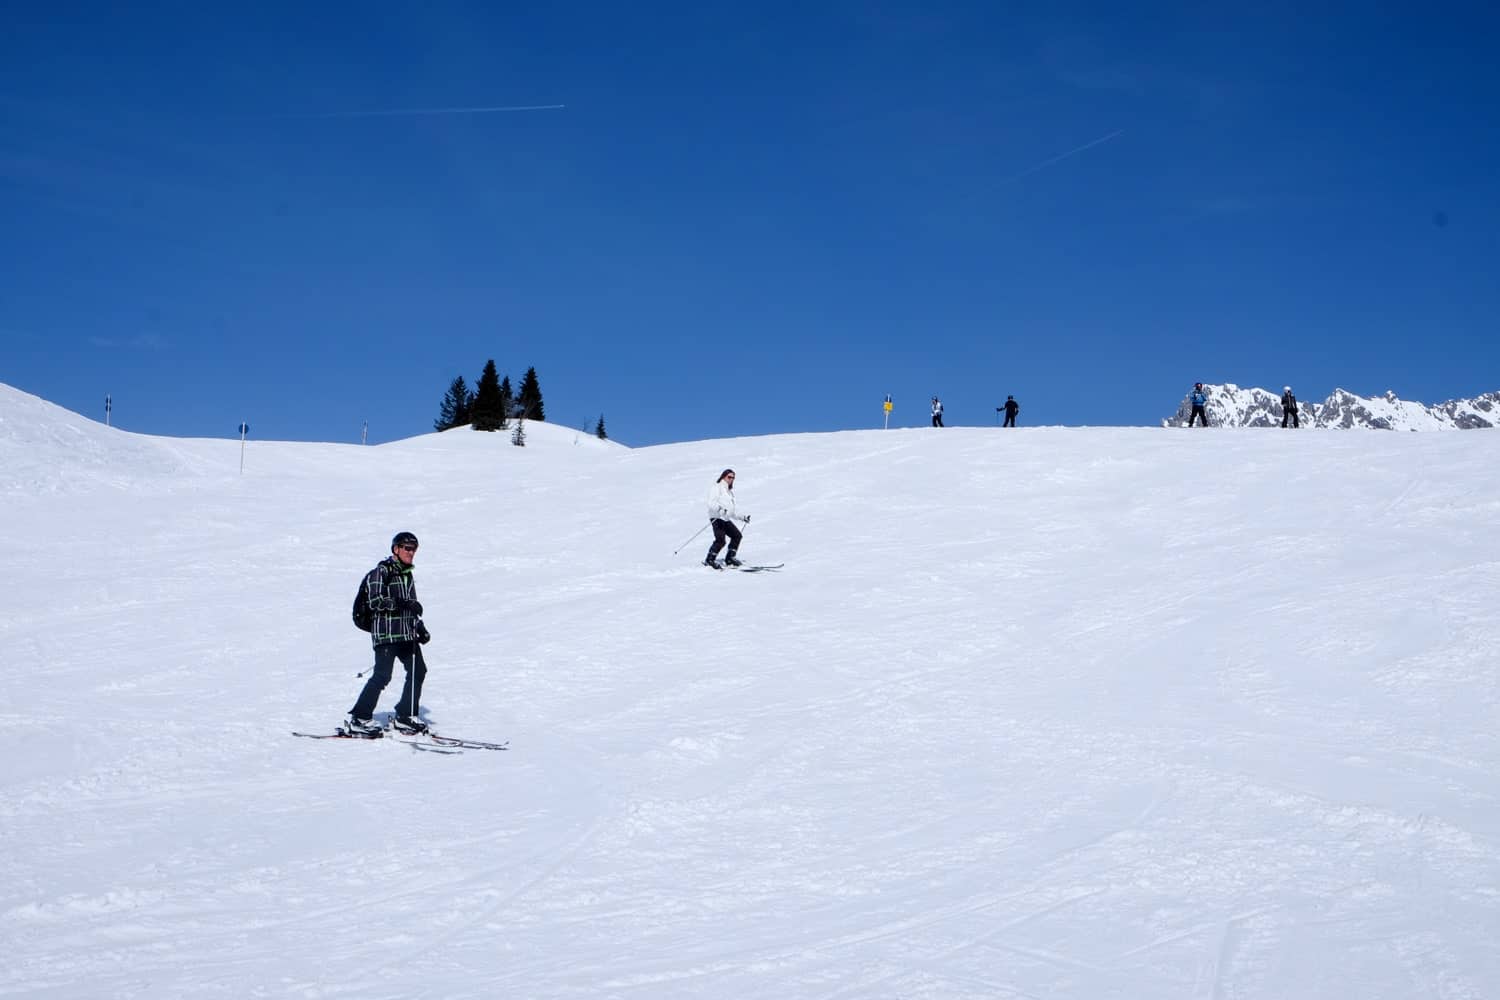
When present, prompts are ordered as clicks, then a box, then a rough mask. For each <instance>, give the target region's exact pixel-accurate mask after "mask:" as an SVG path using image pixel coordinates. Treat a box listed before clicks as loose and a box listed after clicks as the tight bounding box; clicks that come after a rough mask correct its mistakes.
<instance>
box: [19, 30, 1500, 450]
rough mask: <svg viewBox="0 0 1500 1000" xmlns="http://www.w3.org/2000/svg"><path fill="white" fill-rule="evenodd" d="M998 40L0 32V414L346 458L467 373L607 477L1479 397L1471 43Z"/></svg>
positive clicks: (1487, 350)
mask: <svg viewBox="0 0 1500 1000" xmlns="http://www.w3.org/2000/svg"><path fill="white" fill-rule="evenodd" d="M1013 6H1014V5H1009V4H997V3H989V2H982V3H972V4H948V5H937V4H931V3H911V4H889V3H886V4H881V3H860V2H849V3H824V4H811V5H801V4H796V5H794V4H785V5H781V4H772V5H765V4H750V5H747V4H707V5H704V4H688V3H684V4H674V5H670V6H668V5H652V4H644V5H637V4H600V5H597V6H596V5H590V4H570V3H549V4H534V5H510V4H505V5H492V4H483V3H475V4H471V5H457V4H426V3H424V4H410V5H403V4H360V5H349V6H347V7H340V6H339V5H334V4H308V5H302V4H275V3H273V4H269V5H264V6H250V5H238V6H236V7H234V8H232V9H231V8H227V7H226V8H224V9H220V7H221V5H218V4H186V3H183V4H170V5H166V4H162V5H157V4H147V5H133V4H132V5H123V4H122V5H116V4H109V5H106V4H102V3H100V4H87V5H72V4H55V5H54V4H33V5H29V8H28V7H21V6H19V5H11V6H9V7H7V10H6V14H5V19H4V20H5V22H6V24H5V29H4V31H3V32H0V220H3V222H0V381H3V382H6V383H9V384H11V385H14V386H17V387H18V388H21V389H24V390H26V391H28V392H32V393H36V394H37V395H40V396H43V397H45V398H47V399H49V400H52V401H54V402H56V403H59V404H61V405H63V406H66V407H69V408H71V409H74V410H78V411H79V412H82V413H85V414H87V415H90V416H94V417H97V418H100V419H102V416H103V412H102V411H103V397H104V395H105V394H106V393H110V394H112V395H113V397H114V400H115V411H114V423H115V424H116V425H117V426H120V427H124V428H126V429H130V430H138V431H143V432H149V433H159V434H172V435H184V436H219V435H225V436H229V435H233V433H234V429H235V428H236V426H237V425H238V424H239V422H240V420H241V419H245V420H248V421H250V423H251V427H252V433H253V435H254V436H256V437H260V438H285V439H310V440H330V441H340V440H358V438H359V432H360V426H361V423H362V421H364V420H365V419H368V420H369V422H370V438H371V440H372V441H385V440H391V439H394V438H400V437H406V436H410V435H412V434H418V433H423V432H426V431H428V430H430V429H431V423H432V420H433V418H434V417H435V416H436V415H437V410H438V405H439V403H440V401H441V399H442V395H443V393H444V391H445V390H446V388H447V386H448V383H449V382H450V381H451V380H452V378H453V377H454V376H455V375H460V374H461V375H463V376H464V377H465V378H466V379H467V380H469V381H470V383H471V384H472V383H473V382H474V381H475V380H476V379H477V378H478V375H479V372H480V370H481V368H482V367H483V365H484V362H485V360H486V359H489V358H493V359H494V360H495V362H496V364H497V365H498V367H499V368H500V370H501V372H503V373H507V374H509V375H511V377H512V379H513V380H515V381H519V378H520V376H521V375H522V374H523V373H524V372H525V370H526V368H527V367H528V366H535V367H536V369H537V371H538V374H539V376H540V378H541V385H542V390H543V394H544V398H545V401H546V405H547V412H548V416H549V418H550V419H551V420H552V421H553V422H557V423H565V424H570V425H573V426H580V425H582V424H583V423H585V422H587V423H589V424H590V425H592V423H593V421H594V420H596V419H597V418H598V416H599V415H600V414H601V413H602V414H603V415H604V418H605V422H606V426H607V428H608V429H609V431H610V434H611V436H612V437H615V438H617V439H618V440H621V441H623V442H625V443H627V444H636V445H640V444H651V443H657V442H662V441H671V440H685V439H694V438H704V437H718V436H727V435H738V434H760V433H771V432H782V431H795V430H827V429H835V428H849V427H868V426H879V424H880V422H881V414H880V402H881V399H882V398H883V396H884V394H885V393H887V392H889V393H892V394H893V395H894V397H895V401H896V405H897V408H896V411H895V414H894V421H893V422H894V423H896V424H916V423H925V422H926V419H927V407H926V401H927V398H928V397H929V396H931V395H932V394H933V393H938V394H940V395H942V396H943V398H944V400H945V402H946V404H947V407H948V423H949V424H950V425H954V424H981V425H985V424H987V425H993V424H994V423H995V412H994V407H995V405H996V404H997V403H999V402H1000V401H1002V400H1003V399H1004V398H1005V395H1006V394H1007V393H1014V394H1015V395H1016V397H1017V398H1018V399H1019V400H1020V401H1021V403H1022V406H1023V410H1022V423H1023V425H1024V424H1037V423H1068V424H1150V423H1155V422H1156V421H1158V420H1159V419H1160V418H1161V417H1163V416H1166V415H1168V414H1170V413H1171V412H1172V411H1173V410H1174V409H1175V408H1176V405H1177V403H1178V401H1179V400H1180V399H1181V398H1182V396H1183V394H1184V392H1185V391H1186V387H1187V386H1188V385H1190V384H1191V383H1192V382H1193V381H1194V380H1198V379H1202V380H1205V381H1214V382H1238V383H1240V384H1242V385H1261V386H1265V387H1268V388H1279V387H1280V386H1281V385H1282V384H1283V383H1285V382H1291V383H1292V384H1293V385H1294V386H1295V387H1296V388H1297V390H1298V392H1299V394H1300V395H1301V396H1302V397H1303V398H1304V399H1318V398H1321V397H1322V396H1324V395H1326V394H1327V393H1328V392H1330V391H1331V390H1332V389H1334V388H1335V387H1336V386H1341V387H1343V388H1347V389H1350V390H1353V391H1355V392H1360V393H1366V394H1369V393H1378V392H1383V391H1385V390H1387V389H1394V390H1395V391H1396V392H1397V393H1398V394H1400V395H1401V396H1403V397H1404V398H1409V399H1420V400H1424V401H1426V402H1437V401H1439V400H1442V399H1447V398H1453V397H1457V396H1471V395H1475V394H1478V393H1480V392H1485V391H1489V390H1494V389H1497V388H1500V337H1497V333H1500V324H1497V318H1500V130H1497V129H1496V127H1495V120H1496V114H1497V111H1496V109H1497V108H1500V69H1497V68H1496V67H1497V60H1496V59H1495V58H1494V53H1493V40H1494V38H1495V37H1496V31H1497V27H1500V24H1497V22H1496V17H1495V16H1494V15H1491V14H1489V13H1487V12H1485V11H1484V10H1483V9H1482V8H1483V5H1479V4H1474V5H1469V7H1468V9H1467V10H1460V9H1458V8H1457V7H1453V8H1452V9H1445V6H1446V5H1428V6H1425V7H1419V6H1418V5H1405V9H1404V10H1403V11H1397V12H1390V13H1380V12H1378V5H1377V6H1376V7H1368V6H1366V7H1362V8H1360V9H1359V10H1358V12H1357V13H1349V14H1346V15H1341V16H1333V15H1328V14H1321V13H1316V12H1315V9H1314V8H1308V7H1306V6H1304V5H1287V6H1284V7H1273V8H1266V7H1262V6H1259V5H1256V6H1254V7H1246V6H1245V5H1235V6H1236V7H1237V8H1240V9H1236V10H1234V11H1230V12H1224V11H1215V12H1208V11H1207V10H1206V9H1205V8H1208V7H1219V6H1222V5H1203V4H1182V5H1168V6H1141V5H1119V4H1112V5H1101V7H1100V8H1099V9H1089V8H1084V7H1079V8H1072V9H1064V8H1061V7H1057V6H1055V5H1037V6H1036V7H1035V8H1034V9H1032V10H1030V12H1022V13H1018V12H1017V10H1015V9H1008V8H1012V7H1013ZM491 7H496V8H500V9H499V10H498V11H497V10H491V9H489V8H491ZM1127 8H1128V9H1127ZM1350 10H1351V11H1353V10H1354V8H1350ZM372 11H374V13H372ZM551 104H562V105H566V107H565V108H563V109H562V110H544V111H519V112H508V113H489V114H479V113H471V114H427V115H363V114H355V113H359V112H376V111H409V110H419V109H451V108H466V107H488V106H533V105H551ZM1100 140H1104V141H1100ZM1091 144H1092V145H1091ZM1083 147H1087V148H1083ZM1075 151H1076V152H1075ZM1070 152H1071V153H1072V155H1065V154H1069V153H1070Z"/></svg>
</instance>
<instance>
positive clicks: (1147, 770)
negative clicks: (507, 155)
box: [0, 387, 1500, 1000]
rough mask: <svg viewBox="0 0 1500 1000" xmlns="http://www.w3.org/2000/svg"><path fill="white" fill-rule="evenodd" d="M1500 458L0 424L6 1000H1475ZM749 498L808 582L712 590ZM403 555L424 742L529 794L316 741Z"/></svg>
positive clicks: (1484, 941)
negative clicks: (365, 590)
mask: <svg viewBox="0 0 1500 1000" xmlns="http://www.w3.org/2000/svg"><path fill="white" fill-rule="evenodd" d="M1497 452H1500V436H1496V435H1494V434H1490V433H1486V432H1483V431H1480V432H1477V433H1472V434H1382V433H1375V432H1350V433H1341V434H1334V433H1302V434H1293V433H1290V432H1285V433H1284V432H1281V431H1279V430H1249V429H1243V430H1229V429H1212V430H1210V431H1207V432H1204V431H1201V430H1196V429H1195V430H1192V431H1188V430H1183V429H1175V428H1136V429H1129V428H1119V429H1081V428H1075V429H1068V428H1049V427H1037V428H1021V429H1019V430H1001V429H999V428H951V429H946V430H934V429H927V428H923V429H906V430H891V431H878V430H872V431H857V432H846V433H833V434H807V435H787V436H779V437H760V438H755V437H752V438H741V439H735V440H723V441H703V442H695V443H690V444H679V445H672V446H664V447H655V448H646V449H637V450H631V449H627V448H623V447H619V446H617V445H614V444H613V443H610V442H603V441H599V440H597V439H594V438H592V437H589V436H587V435H583V434H579V433H578V432H576V431H572V430H569V429H565V428H559V427H555V426H549V425H544V424H532V425H529V426H528V428H527V444H526V446H525V447H515V446H513V445H512V444H511V442H510V438H509V435H507V434H504V433H499V434H481V433H474V432H472V431H468V430H460V431H451V432H448V433H446V434H442V435H425V436H421V437H417V438H413V439H409V440H405V441H401V442H397V443H394V444H389V445H383V446H379V447H369V448H361V447H358V446H344V445H318V444H289V443H275V442H260V441H256V440H253V439H252V440H251V441H249V442H248V444H247V445H246V448H245V454H244V472H243V474H241V472H240V457H241V456H240V442H239V441H238V440H222V441H221V440H183V439H167V438H151V437H143V436H139V435H132V434H128V433H124V432H121V431H119V430H116V429H108V428H105V427H103V426H101V425H98V424H95V423H92V422H90V421H86V420H83V419H82V418H80V417H76V416H74V415H72V414H68V413H66V412H64V411H61V410H59V409H57V408H56V407H52V406H50V405H49V404H46V403H44V402H42V401H41V400H37V399H35V398H34V397H30V396H26V395H25V394H22V393H19V392H16V391H15V390H11V389H8V388H4V387H0V498H3V505H4V511H5V522H6V523H5V530H6V536H5V537H6V542H7V545H6V560H5V563H6V567H7V570H8V573H7V578H8V580H9V582H10V586H9V587H7V588H6V596H5V600H4V601H3V602H0V643H3V648H4V649H5V650H6V652H7V654H8V668H7V670H6V674H5V685H4V688H3V690H4V701H3V703H0V719H3V723H4V724H3V726H0V742H3V759H4V762H5V766H4V769H3V776H0V847H3V850H0V940H3V941H4V942H5V943H6V946H7V947H6V971H5V974H4V975H3V976H0V996H24V997H28V998H94V997H97V998H130V997H140V998H152V1000H159V998H164V997H184V998H186V997H192V998H204V997H236V998H240V997H297V998H337V997H360V998H397V997H441V998H447V1000H454V998H494V997H508V998H580V1000H603V998H640V1000H658V998H679V997H680V998H704V1000H727V998H734V1000H750V998H764V1000H802V998H806V1000H843V998H851V1000H852V998H859V1000H866V998H870V1000H874V998H891V1000H895V998H902V1000H910V998H987V1000H993V998H1007V997H1016V998H1021V997H1048V998H1058V997H1069V998H1073V997H1076V998H1080V1000H1083V998H1088V1000H1094V998H1102V997H1122V998H1151V1000H1155V998H1164V997H1183V998H1194V997H1197V998H1209V997H1217V998H1242V1000H1243V998H1263V1000H1291V998H1326V997H1358V998H1361V1000H1378V998H1392V1000H1394V998H1402V1000H1405V998H1410V997H1433V998H1439V997H1441V998H1449V1000H1458V998H1479V997H1494V996H1497V995H1500V947H1497V945H1496V940H1495V938H1496V929H1497V928H1500V800H1497V794H1500V785H1497V775H1500V737H1497V730H1500V725H1497V723H1500V680H1497V674H1500V670H1497V661H1496V649H1497V646H1500V624H1497V615H1500V610H1497V595H1500V532H1497V531H1496V522H1497V518H1500V461H1497V459H1500V454H1497ZM725 466H732V467H734V468H735V470H736V471H737V473H738V479H737V483H738V485H737V488H736V493H737V495H738V496H739V498H740V500H739V503H740V506H741V508H742V509H743V510H746V511H749V512H750V513H751V514H752V520H751V523H750V526H749V528H748V530H747V532H746V539H745V544H744V548H743V550H742V552H741V555H742V556H743V557H745V558H746V559H747V560H748V561H750V562H756V563H761V562H770V563H776V562H783V561H784V562H785V563H786V566H785V568H784V569H782V570H780V571H776V572H765V573H759V574H745V573H738V572H722V573H721V572H715V571H713V570H710V569H708V568H706V567H704V566H702V565H701V564H700V561H701V560H702V558H703V555H704V552H705V551H706V549H707V539H708V535H707V533H704V534H700V535H698V536H697V537H694V538H691V540H689V539H690V536H692V534H693V532H694V531H696V530H698V529H699V528H700V527H701V526H703V525H704V524H705V509H704V503H705V497H706V495H707V492H708V488H709V486H710V485H711V484H712V483H713V481H714V479H715V477H716V476H717V475H718V473H719V471H720V470H721V469H722V468H724V467H725ZM398 530H410V531H414V532H416V534H417V535H418V536H420V538H421V548H420V550H419V551H418V553H417V558H416V567H417V586H418V590H419V593H420V596H421V599H422V601H423V603H424V605H425V606H426V616H425V617H426V622H427V625H428V626H429V628H430V629H431V631H432V634H433V637H434V638H433V640H432V643H431V644H430V645H429V646H427V647H426V653H427V657H428V661H429V665H430V668H431V673H430V675H429V678H428V683H427V690H426V696H425V698H424V702H425V711H426V713H427V716H428V718H429V720H430V721H431V722H432V724H433V725H434V727H435V728H436V729H438V730H439V731H443V732H448V733H451V734H454V735H459V736H469V737H477V738H481V739H506V740H509V741H510V746H511V749H510V750H508V751H505V752H488V751H468V752H465V753H463V754H460V755H452V756H442V755H438V754H432V753H423V752H418V751H416V750H414V749H413V748H412V747H409V746H405V745H403V744H401V743H397V742H395V741H393V740H382V741H377V742H368V743H366V742H354V741H314V740H302V739H296V738H293V737H292V736H291V735H290V733H291V731H292V730H294V729H300V730H310V731H324V730H331V729H332V728H333V727H334V725H335V724H336V723H337V722H338V721H339V719H340V717H341V716H342V714H343V713H344V712H345V711H346V710H347V709H348V707H349V706H350V704H352V702H353V700H354V697H355V695H356V693H357V691H358V689H359V686H360V684H361V683H362V682H361V681H360V680H359V679H358V678H356V676H355V674H356V673H357V672H358V671H360V670H362V669H364V668H366V667H367V666H368V665H369V663H370V660H371V654H370V648H369V642H368V637H367V636H366V635H364V634H363V633H360V632H357V631H356V630H355V629H354V628H353V626H352V625H351V624H350V620H349V606H350V602H351V600H352V597H353V593H354V588H355V586H356V585H357V583H358V581H359V579H360V577H361V575H362V574H363V573H364V572H365V571H366V570H368V569H369V568H370V567H371V566H373V565H374V564H375V562H376V561H378V560H379V559H380V558H382V557H384V556H385V555H386V554H387V553H388V549H389V540H390V537H391V535H393V534H394V533H395V532H396V531H398ZM679 548H680V551H678V552H677V554H676V555H674V554H673V553H674V550H678V549H679ZM398 690H399V673H398V681H397V682H396V683H393V684H392V685H391V687H390V688H389V689H387V692H386V694H385V696H384V698H383V699H382V701H381V708H382V710H383V711H384V710H389V709H390V708H392V707H393V702H394V699H395V697H396V694H397V692H398Z"/></svg>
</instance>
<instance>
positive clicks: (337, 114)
mask: <svg viewBox="0 0 1500 1000" xmlns="http://www.w3.org/2000/svg"><path fill="white" fill-rule="evenodd" d="M565 107H567V105H566V104H521V105H507V106H504V107H494V108H409V109H396V110H391V111H325V112H323V113H321V114H320V113H317V112H310V113H308V114H294V115H281V116H279V117H282V118H396V117H400V116H406V115H488V114H494V113H495V112H497V111H556V110H557V109H559V108H565Z"/></svg>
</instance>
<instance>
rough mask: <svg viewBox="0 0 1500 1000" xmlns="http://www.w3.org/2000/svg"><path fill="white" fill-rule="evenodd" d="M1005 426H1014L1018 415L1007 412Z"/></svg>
mask: <svg viewBox="0 0 1500 1000" xmlns="http://www.w3.org/2000/svg"><path fill="white" fill-rule="evenodd" d="M1005 426H1006V427H1014V426H1016V415H1015V414H1014V413H1007V414H1006V415H1005Z"/></svg>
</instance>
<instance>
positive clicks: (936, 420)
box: [932, 413, 943, 427]
mask: <svg viewBox="0 0 1500 1000" xmlns="http://www.w3.org/2000/svg"><path fill="white" fill-rule="evenodd" d="M932 426H934V427H941V426H943V415H942V414H941V413H934V414H933V415H932Z"/></svg>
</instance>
